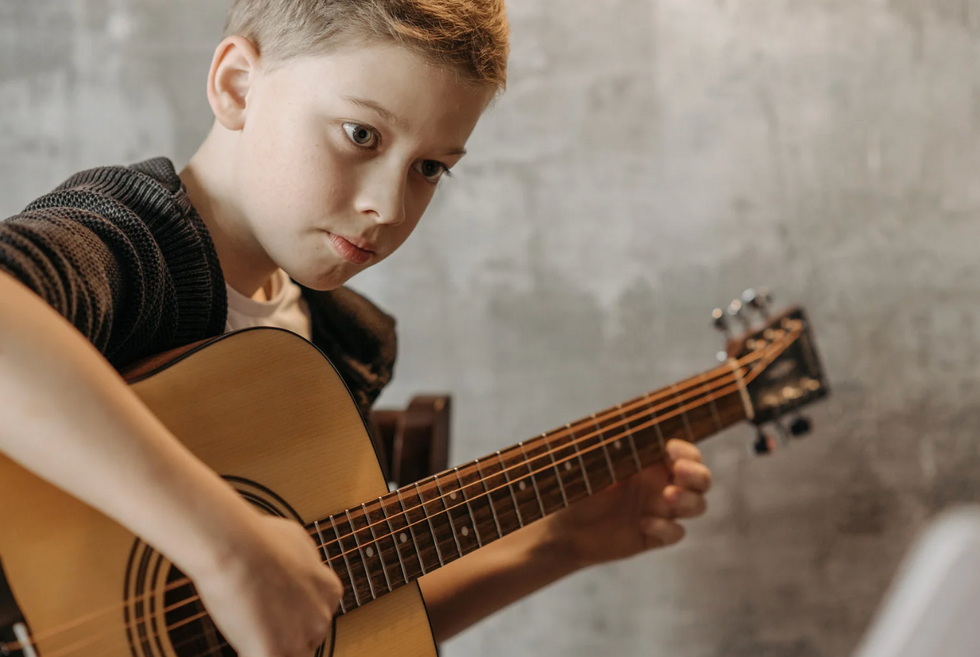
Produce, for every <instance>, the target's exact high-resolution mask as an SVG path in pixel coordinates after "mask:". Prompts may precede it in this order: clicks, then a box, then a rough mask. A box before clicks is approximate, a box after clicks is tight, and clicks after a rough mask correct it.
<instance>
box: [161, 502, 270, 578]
mask: <svg viewBox="0 0 980 657" xmlns="http://www.w3.org/2000/svg"><path fill="white" fill-rule="evenodd" d="M215 502H217V503H215ZM195 512H197V513H196V516H197V517H196V518H195V521H194V522H193V524H192V526H191V531H192V532H193V533H194V534H196V536H194V537H193V538H192V539H191V540H188V541H186V543H185V545H186V547H187V548H190V549H183V550H182V553H181V554H180V555H179V560H178V559H173V560H174V562H175V563H176V564H177V566H178V567H179V568H180V569H181V570H183V571H184V572H185V573H186V574H187V575H188V576H190V577H191V578H192V579H195V580H196V579H198V578H200V577H203V576H206V575H208V574H212V573H215V572H224V571H227V570H228V569H229V568H233V567H235V565H236V564H240V563H241V562H242V561H245V560H247V559H248V557H249V555H251V554H253V553H255V552H257V551H259V548H258V546H259V544H260V543H261V541H262V535H261V530H260V528H259V524H258V521H259V520H260V518H261V514H260V513H259V512H258V511H257V510H256V509H255V508H254V507H252V506H251V505H250V504H249V503H248V502H246V501H245V500H243V499H242V498H240V497H238V494H237V493H231V494H230V495H229V496H228V497H227V498H224V499H220V501H219V500H213V499H212V500H209V503H208V505H207V508H201V507H198V508H197V509H195Z"/></svg>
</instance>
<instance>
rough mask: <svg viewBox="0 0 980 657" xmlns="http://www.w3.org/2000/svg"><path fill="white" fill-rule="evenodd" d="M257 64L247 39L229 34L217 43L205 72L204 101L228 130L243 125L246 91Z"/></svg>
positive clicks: (256, 56)
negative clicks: (206, 89)
mask: <svg viewBox="0 0 980 657" xmlns="http://www.w3.org/2000/svg"><path fill="white" fill-rule="evenodd" d="M258 67H259V53H258V51H257V50H256V49H255V46H253V45H252V42H251V41H249V40H248V39H246V38H244V37H240V36H230V37H228V38H226V39H225V40H224V41H222V42H221V43H220V44H218V47H217V49H216V50H215V51H214V58H213V59H212V60H211V71H210V72H209V73H208V102H209V103H210V104H211V110H212V111H213V112H214V116H215V118H216V119H217V120H218V123H220V124H221V125H222V126H224V127H225V128H227V129H228V130H235V131H237V130H241V129H242V127H244V125H245V114H246V112H247V107H248V105H247V99H248V91H249V87H250V85H251V83H252V82H253V81H254V75H255V73H256V71H257V69H258Z"/></svg>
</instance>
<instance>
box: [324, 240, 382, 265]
mask: <svg viewBox="0 0 980 657" xmlns="http://www.w3.org/2000/svg"><path fill="white" fill-rule="evenodd" d="M327 238H328V239H329V241H330V245H331V246H333V249H334V251H336V253H337V255H339V256H340V257H341V258H343V259H344V260H346V261H348V262H351V263H353V264H355V265H363V264H364V263H366V262H367V261H368V260H370V259H371V258H373V257H374V254H375V249H376V247H375V246H374V245H373V244H371V243H369V242H365V241H364V240H361V239H358V238H356V237H341V236H340V235H335V234H333V233H330V232H327Z"/></svg>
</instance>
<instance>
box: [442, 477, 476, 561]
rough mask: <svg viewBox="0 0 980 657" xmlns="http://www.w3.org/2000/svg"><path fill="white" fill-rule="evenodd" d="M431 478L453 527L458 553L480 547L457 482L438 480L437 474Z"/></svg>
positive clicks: (461, 553)
mask: <svg viewBox="0 0 980 657" xmlns="http://www.w3.org/2000/svg"><path fill="white" fill-rule="evenodd" d="M432 480H433V481H434V482H435V484H436V490H438V491H439V499H440V500H442V506H443V508H444V509H445V513H446V514H447V515H448V517H449V526H450V527H452V529H453V537H454V538H455V539H456V547H457V548H458V549H459V554H460V556H462V555H464V554H469V553H470V552H472V551H473V550H475V549H477V548H478V547H480V544H479V542H478V541H477V540H476V532H475V531H474V528H473V520H472V518H471V517H470V514H469V512H468V511H467V510H466V504H465V503H464V502H463V496H462V495H460V493H459V491H458V488H459V483H458V482H453V480H452V479H444V480H443V481H441V482H440V481H439V475H434V476H433V477H432Z"/></svg>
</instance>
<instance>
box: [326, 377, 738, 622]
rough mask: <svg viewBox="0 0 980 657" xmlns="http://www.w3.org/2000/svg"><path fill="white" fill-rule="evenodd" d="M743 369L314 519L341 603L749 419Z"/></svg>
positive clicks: (357, 600) (434, 565) (686, 384)
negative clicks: (676, 443)
mask: <svg viewBox="0 0 980 657" xmlns="http://www.w3.org/2000/svg"><path fill="white" fill-rule="evenodd" d="M743 375H744V368H738V367H737V366H736V365H735V364H734V362H732V364H731V365H730V366H725V367H722V368H718V369H717V370H714V371H712V372H708V373H706V374H704V375H701V376H699V377H695V378H693V379H688V380H687V381H683V382H681V383H679V384H677V385H674V386H671V387H670V388H664V389H662V390H658V391H655V392H651V393H648V394H646V395H644V396H642V397H638V398H636V399H632V400H630V401H627V402H624V403H622V404H618V405H616V406H615V407H613V408H609V409H606V410H605V411H602V412H600V413H594V414H592V415H590V416H589V417H587V418H584V419H582V420H579V421H577V422H573V423H570V424H568V425H565V427H563V428H561V429H556V430H554V431H550V432H548V433H545V434H542V435H540V436H537V437H535V438H533V439H531V440H527V441H524V442H522V443H518V444H517V445H515V446H513V447H511V448H509V449H505V450H501V451H499V452H497V453H496V454H492V455H489V456H486V457H483V458H480V459H476V460H474V461H471V462H470V463H467V464H464V465H462V466H459V467H457V468H453V469H452V470H447V471H446V472H442V473H440V474H437V475H434V476H432V477H429V478H427V479H424V480H422V481H420V482H417V483H415V484H412V485H410V486H407V487H405V488H401V489H399V490H397V491H395V492H393V493H389V494H388V495H383V496H382V497H379V498H378V499H376V500H372V501H371V502H367V503H365V504H362V505H360V506H358V507H355V508H352V509H348V510H346V511H344V512H342V513H339V514H336V515H334V516H331V517H329V518H324V519H323V520H319V521H317V522H315V523H313V525H311V526H310V530H311V532H312V533H313V534H314V536H315V538H316V539H317V542H318V543H319V544H320V548H321V552H322V556H323V558H324V560H325V561H326V562H327V563H328V564H329V565H330V567H331V568H332V569H333V570H334V571H335V572H336V573H337V574H338V575H339V576H340V578H341V580H342V581H343V583H344V590H345V593H344V598H343V601H342V602H341V611H342V612H347V611H350V610H352V609H354V608H356V607H360V606H362V605H364V604H366V603H368V602H370V601H372V600H375V599H377V598H378V597H381V596H382V595H384V594H386V593H388V592H390V591H393V590H395V589H397V588H399V587H401V586H404V585H406V584H408V583H410V582H412V581H414V580H416V579H418V578H419V577H421V576H422V575H424V574H426V573H429V572H432V571H433V570H436V569H438V568H441V567H442V566H444V565H446V564H448V563H450V562H452V561H455V560H456V559H459V558H460V557H462V556H464V555H466V554H469V553H470V552H472V551H474V550H477V549H479V548H481V547H482V546H484V545H486V544H488V543H490V542H493V541H495V540H497V539H498V538H501V537H503V536H506V535H507V534H509V533H511V532H514V531H516V530H518V529H520V528H521V527H524V526H526V525H528V524H530V523H532V522H534V521H536V520H539V519H541V518H543V517H545V516H548V515H550V514H552V513H554V512H556V511H559V510H561V509H564V508H566V507H568V506H569V505H571V504H574V503H575V502H576V501H578V500H580V499H582V498H584V497H587V496H589V495H593V494H595V493H598V492H599V491H601V490H603V489H605V488H607V487H609V486H611V485H612V484H614V483H616V482H618V481H622V480H624V479H626V478H627V477H629V476H631V475H633V474H636V473H637V472H638V471H639V470H641V469H643V468H645V467H648V466H650V465H653V464H655V463H659V462H661V461H663V460H664V459H665V455H666V451H665V449H666V448H665V445H666V443H667V441H668V440H671V439H674V438H679V439H681V440H687V441H690V442H697V441H699V440H702V439H704V438H706V437H708V436H710V435H712V434H714V433H716V432H718V431H721V430H723V429H725V428H727V427H729V426H731V425H733V424H736V423H738V422H740V421H742V420H744V419H746V417H747V412H748V406H747V404H748V402H747V399H746V397H745V386H744V383H743V380H742V377H743Z"/></svg>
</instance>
